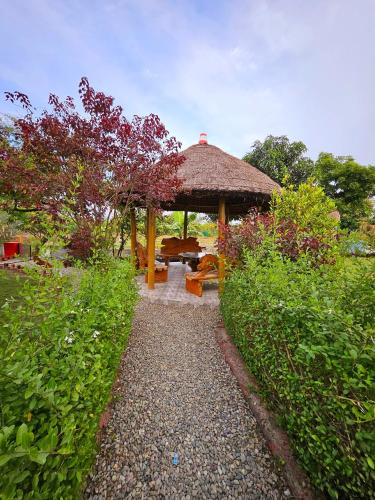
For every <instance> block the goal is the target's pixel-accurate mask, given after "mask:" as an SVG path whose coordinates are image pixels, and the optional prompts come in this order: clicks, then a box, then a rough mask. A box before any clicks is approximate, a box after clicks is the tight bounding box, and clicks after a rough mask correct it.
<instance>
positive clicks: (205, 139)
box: [199, 132, 208, 144]
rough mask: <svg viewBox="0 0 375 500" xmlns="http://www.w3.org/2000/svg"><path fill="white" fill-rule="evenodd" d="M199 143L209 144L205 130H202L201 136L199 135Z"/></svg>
mask: <svg viewBox="0 0 375 500" xmlns="http://www.w3.org/2000/svg"><path fill="white" fill-rule="evenodd" d="M199 144H208V142H207V134H206V133H205V132H202V133H201V135H200V137H199Z"/></svg>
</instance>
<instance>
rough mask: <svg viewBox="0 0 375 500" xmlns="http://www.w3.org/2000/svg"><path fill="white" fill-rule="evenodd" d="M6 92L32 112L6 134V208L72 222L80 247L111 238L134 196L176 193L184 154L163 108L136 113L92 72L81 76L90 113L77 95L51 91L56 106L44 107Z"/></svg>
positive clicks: (1, 174) (1, 169) (1, 171)
mask: <svg viewBox="0 0 375 500" xmlns="http://www.w3.org/2000/svg"><path fill="white" fill-rule="evenodd" d="M5 95H6V98H7V99H8V100H10V101H11V102H18V103H20V104H21V105H22V106H23V108H24V109H25V112H26V114H25V116H24V117H23V118H21V119H18V120H16V121H15V123H14V130H13V133H12V134H11V137H10V136H9V134H8V135H7V137H5V134H2V135H0V196H1V199H2V205H3V208H5V209H6V210H8V211H10V212H12V213H13V214H14V213H22V212H44V213H46V214H48V216H49V217H50V219H51V221H52V222H53V223H54V224H56V227H57V226H59V227H65V228H69V235H70V236H69V238H70V241H69V244H70V247H71V248H72V249H73V250H74V253H75V254H76V255H80V256H82V257H87V256H88V254H89V253H90V251H91V250H92V248H93V246H94V245H95V244H97V245H98V244H99V245H105V244H111V243H112V241H111V240H113V237H114V234H115V233H114V228H115V227H116V223H117V221H118V220H119V219H120V218H121V217H125V216H126V214H127V212H128V210H129V209H130V207H132V206H134V205H135V204H138V205H142V206H154V207H158V205H159V204H160V202H161V201H166V200H173V198H174V196H175V194H176V192H177V190H178V188H179V187H180V185H181V180H179V179H178V177H177V175H176V173H177V169H178V166H179V165H180V164H181V162H182V161H183V160H184V158H183V156H182V155H181V154H179V148H180V143H179V142H177V140H176V139H175V138H174V137H171V136H170V135H169V132H168V131H167V130H166V128H165V126H164V125H163V124H162V123H161V121H160V119H159V117H158V116H157V115H154V114H150V115H148V116H146V117H139V116H134V117H133V118H132V119H131V120H130V121H129V120H128V119H127V118H126V117H125V116H124V115H123V109H122V108H121V107H120V106H115V105H114V99H113V97H110V96H106V95H105V94H104V93H103V92H96V91H95V90H94V89H93V88H92V87H91V86H90V85H89V82H88V80H87V78H82V79H81V81H80V84H79V96H80V100H81V104H82V108H83V113H80V112H79V111H78V110H77V108H76V105H75V102H74V100H73V98H71V97H67V98H66V99H65V100H63V101H62V100H60V99H59V98H58V97H57V96H56V95H54V94H50V96H49V100H48V103H49V106H50V108H49V109H48V110H43V111H42V112H41V113H40V114H37V113H36V112H35V110H34V109H33V108H32V106H31V103H30V101H29V98H28V96H27V95H25V94H23V93H20V92H6V93H5Z"/></svg>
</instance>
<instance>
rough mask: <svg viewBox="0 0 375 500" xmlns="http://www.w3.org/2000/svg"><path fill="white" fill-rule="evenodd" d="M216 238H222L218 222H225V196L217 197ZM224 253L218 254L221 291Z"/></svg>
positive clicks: (221, 288) (220, 289)
mask: <svg viewBox="0 0 375 500" xmlns="http://www.w3.org/2000/svg"><path fill="white" fill-rule="evenodd" d="M217 222H218V238H219V240H222V239H223V233H222V231H221V230H220V224H225V198H223V197H221V198H220V199H219V217H218V221H217ZM224 258H225V255H224V254H222V253H220V254H219V291H220V292H222V291H223V286H224V275H225V261H224Z"/></svg>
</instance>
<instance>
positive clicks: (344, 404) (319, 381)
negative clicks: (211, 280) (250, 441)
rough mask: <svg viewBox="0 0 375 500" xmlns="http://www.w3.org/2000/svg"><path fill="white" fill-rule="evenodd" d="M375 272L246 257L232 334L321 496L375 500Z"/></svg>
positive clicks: (225, 299)
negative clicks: (321, 493) (373, 499)
mask: <svg viewBox="0 0 375 500" xmlns="http://www.w3.org/2000/svg"><path fill="white" fill-rule="evenodd" d="M374 276H375V266H374V263H373V262H371V261H369V260H367V262H365V263H360V262H358V263H357V262H354V261H353V259H352V261H350V263H349V262H348V261H346V262H341V263H336V264H335V265H333V266H323V267H321V268H319V269H317V268H314V267H311V265H310V264H309V263H308V262H307V260H305V259H300V260H299V261H297V262H291V261H289V260H287V259H282V258H281V257H280V256H279V255H277V254H276V253H275V254H273V255H271V256H270V257H269V258H264V259H260V258H257V257H255V256H251V255H247V257H246V260H245V264H244V266H243V267H242V268H238V269H236V270H234V271H233V272H232V273H231V275H230V276H229V277H228V279H227V280H226V283H225V287H224V292H223V294H222V297H221V310H222V313H223V316H224V320H225V325H226V327H227V329H228V331H229V332H230V334H231V335H232V336H233V339H234V341H235V343H236V344H237V346H238V347H239V349H240V351H241V352H242V354H243V357H244V359H245V360H246V362H247V364H248V366H249V367H250V369H251V371H252V372H253V373H254V374H255V376H256V377H257V378H258V381H259V383H260V386H261V392H262V394H263V395H264V397H265V398H266V400H267V401H268V403H269V405H270V406H271V407H272V408H273V409H274V410H275V412H276V414H277V415H278V417H279V419H280V423H281V425H283V426H284V427H285V429H286V430H287V432H288V434H289V436H290V438H291V442H292V445H293V446H294V450H295V453H296V455H297V457H298V459H299V461H300V463H301V465H302V466H303V467H304V468H305V469H306V471H307V472H308V473H309V476H310V478H311V481H312V483H313V484H314V485H315V487H316V488H317V489H318V490H320V491H321V492H323V493H324V494H327V495H329V496H330V497H331V498H367V499H368V498H375V471H374V468H375V466H374V457H375V430H374V429H375V425H374V423H375V405H374V400H375V386H374V373H375V345H374V318H375V280H374Z"/></svg>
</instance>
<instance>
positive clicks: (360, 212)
mask: <svg viewBox="0 0 375 500" xmlns="http://www.w3.org/2000/svg"><path fill="white" fill-rule="evenodd" d="M316 169H317V177H318V180H319V183H320V184H321V186H323V188H324V190H325V192H326V193H327V195H328V196H329V197H330V198H332V199H334V200H335V203H336V206H337V209H338V210H339V212H340V215H341V225H342V227H345V228H348V229H350V230H353V229H357V228H358V225H359V221H360V220H361V219H363V218H366V217H368V216H370V215H371V211H372V207H371V204H370V202H369V198H370V197H371V196H374V195H375V167H373V166H371V165H369V166H364V165H360V164H359V163H357V162H356V161H355V160H354V158H352V157H351V156H334V155H333V154H331V153H320V155H319V158H318V160H317V162H316Z"/></svg>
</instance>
